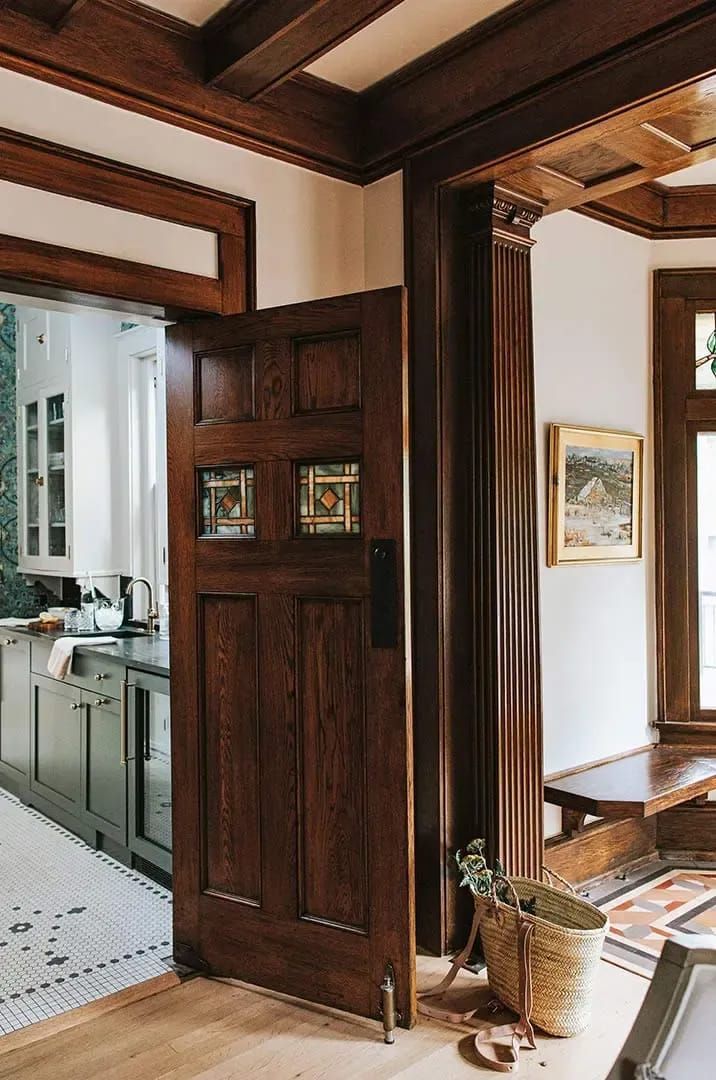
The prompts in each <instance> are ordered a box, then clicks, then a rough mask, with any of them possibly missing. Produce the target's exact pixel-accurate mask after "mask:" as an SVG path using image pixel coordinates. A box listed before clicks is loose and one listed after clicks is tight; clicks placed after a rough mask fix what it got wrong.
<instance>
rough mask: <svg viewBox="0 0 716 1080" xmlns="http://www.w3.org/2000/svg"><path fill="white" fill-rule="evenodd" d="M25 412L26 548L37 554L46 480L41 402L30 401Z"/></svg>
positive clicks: (34, 554)
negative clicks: (42, 495) (42, 445)
mask: <svg viewBox="0 0 716 1080" xmlns="http://www.w3.org/2000/svg"><path fill="white" fill-rule="evenodd" d="M23 412H24V417H23V421H24V422H23V432H24V447H23V468H24V473H25V475H24V478H23V487H24V495H25V512H24V516H23V522H24V529H25V543H24V549H25V553H26V554H27V555H31V556H36V555H39V554H40V489H41V487H42V485H43V484H44V482H45V478H44V476H43V475H42V473H41V472H40V424H39V403H38V402H37V401H32V402H30V403H29V404H28V405H25V406H24V407H23Z"/></svg>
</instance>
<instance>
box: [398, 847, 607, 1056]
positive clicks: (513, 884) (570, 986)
mask: <svg viewBox="0 0 716 1080" xmlns="http://www.w3.org/2000/svg"><path fill="white" fill-rule="evenodd" d="M545 874H546V875H547V877H548V878H549V880H550V882H551V880H552V877H553V876H554V877H556V878H558V880H559V881H561V882H562V884H563V885H564V886H565V888H566V889H568V890H569V891H565V890H564V889H557V888H554V887H553V886H552V885H551V884H548V885H546V884H544V883H543V882H541V881H535V880H533V879H532V878H523V877H511V878H507V877H502V876H500V875H495V879H494V882H493V887H492V895H491V896H477V895H474V894H473V899H474V902H475V915H474V918H473V921H472V928H471V930H470V937H469V939H468V942H467V945H466V946H465V948H464V949H463V951H462V952H461V953H460V955H459V956H458V957H456V958H455V960H454V961H453V964H452V967H451V968H450V971H449V972H448V974H447V975H446V977H445V978H444V979H443V981H442V982H441V983H440V985H439V986H437V987H435V989H433V990H431V991H429V992H428V993H426V994H423V995H421V998H420V1001H419V1005H418V1008H419V1010H420V1012H422V1013H424V1014H425V1015H427V1016H432V1017H435V1018H437V1019H440V1020H450V1021H452V1022H454V1023H466V1022H471V1021H472V1018H473V1017H474V1015H475V1013H476V1012H477V1011H478V1010H477V1008H475V1009H470V1010H468V1011H467V1012H465V1011H461V1012H455V1011H452V1010H451V1009H450V1008H449V1007H446V1006H445V1005H444V1004H438V1002H437V1001H436V1000H435V999H436V998H439V997H441V996H442V995H443V994H444V993H445V992H446V991H447V990H448V989H449V987H450V986H451V985H452V983H453V982H454V980H455V978H456V976H457V974H458V972H459V971H460V970H461V968H463V967H464V966H465V964H466V962H467V960H468V959H469V957H470V956H471V955H472V950H473V947H474V945H475V940H476V938H477V933H478V930H479V932H480V936H481V940H482V949H483V952H484V954H485V960H486V961H487V978H488V982H489V984H490V989H491V990H492V991H493V993H494V994H495V995H496V997H498V998H499V999H500V1001H501V1002H502V1003H503V1004H504V1005H507V1006H508V1008H510V1009H512V1010H513V1012H516V1013H517V1014H518V1017H519V1019H518V1020H517V1022H516V1023H514V1024H506V1025H503V1026H501V1027H480V1029H479V1030H478V1033H477V1035H476V1036H475V1053H476V1055H477V1058H478V1061H480V1063H481V1064H483V1065H486V1066H487V1067H488V1068H490V1069H493V1070H494V1071H495V1072H511V1073H513V1072H516V1071H517V1069H518V1066H519V1056H520V1047H521V1045H522V1044H523V1043H526V1044H527V1045H528V1046H529V1047H531V1048H532V1049H534V1048H535V1045H536V1044H535V1035H534V1026H533V1025H536V1026H537V1027H539V1028H541V1029H542V1030H543V1031H546V1032H548V1033H549V1034H550V1035H561V1036H569V1035H577V1034H578V1033H579V1032H580V1031H583V1030H584V1028H585V1027H586V1026H587V1024H588V1023H589V1018H590V1014H591V1005H592V990H593V986H594V978H595V975H596V971H597V964H598V963H599V958H600V956H601V954H602V946H603V944H604V938H605V937H606V933H607V929H608V926H609V920H608V919H607V916H606V915H605V914H604V912H602V911H600V910H599V909H598V908H596V907H594V905H593V904H589V903H587V901H586V900H582V899H581V897H579V896H577V895H576V893H575V891H574V889H573V888H572V886H571V885H569V884H568V883H567V882H566V881H564V879H563V878H560V877H559V875H558V874H554V875H553V874H552V873H551V872H550V871H548V870H546V869H545ZM497 883H501V884H503V885H504V886H505V887H506V889H507V891H508V892H509V893H510V894H511V897H512V905H511V904H508V903H505V902H503V901H502V900H500V899H498V897H497V889H496V884H497ZM528 897H535V899H536V905H535V910H536V911H537V912H538V914H536V915H530V914H528V913H526V912H525V911H523V910H522V908H521V907H520V905H519V901H520V900H524V899H526V898H528ZM513 905H514V906H513ZM504 1039H509V1040H510V1044H509V1045H508V1046H505V1045H504V1044H503V1043H501V1042H500V1040H504Z"/></svg>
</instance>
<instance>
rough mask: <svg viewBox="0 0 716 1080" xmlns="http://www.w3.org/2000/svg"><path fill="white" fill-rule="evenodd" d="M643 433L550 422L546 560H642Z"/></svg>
mask: <svg viewBox="0 0 716 1080" xmlns="http://www.w3.org/2000/svg"><path fill="white" fill-rule="evenodd" d="M643 472H644V437H643V435H633V434H631V433H629V432H625V431H609V430H605V429H601V428H586V427H570V426H568V425H566V424H551V425H550V455H549V530H548V537H547V563H548V565H549V566H570V565H575V564H580V565H584V564H585V563H611V562H635V561H636V560H638V559H641V558H642V545H643V533H644V520H643V518H644V514H643V486H644V485H643Z"/></svg>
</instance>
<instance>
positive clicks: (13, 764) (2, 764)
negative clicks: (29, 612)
mask: <svg viewBox="0 0 716 1080" xmlns="http://www.w3.org/2000/svg"><path fill="white" fill-rule="evenodd" d="M0 644H1V647H0V775H2V776H3V777H4V778H5V780H6V782H8V783H9V784H10V785H12V786H13V788H14V789H15V790H17V789H18V787H19V788H24V787H26V786H27V783H28V779H29V772H30V643H29V641H23V640H21V639H15V638H12V637H8V638H3V639H2V642H1V643H0Z"/></svg>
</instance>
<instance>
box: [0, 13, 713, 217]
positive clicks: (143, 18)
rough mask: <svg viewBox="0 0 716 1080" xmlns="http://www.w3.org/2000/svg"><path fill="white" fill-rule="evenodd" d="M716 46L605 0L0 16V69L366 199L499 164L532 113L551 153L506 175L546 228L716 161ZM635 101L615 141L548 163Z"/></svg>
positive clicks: (694, 29) (613, 131)
mask: <svg viewBox="0 0 716 1080" xmlns="http://www.w3.org/2000/svg"><path fill="white" fill-rule="evenodd" d="M217 9H218V10H217ZM715 35H716V6H714V5H713V4H704V3H703V0H660V3H659V4H657V5H654V3H653V0H600V3H599V5H597V6H596V8H595V11H594V14H593V17H591V18H588V19H585V8H584V3H583V2H582V0H514V2H509V0H231V2H230V3H228V4H226V5H224V6H223V7H220V6H219V4H218V2H217V0H146V2H144V3H141V2H138V0H0V66H3V67H6V68H9V69H11V70H15V71H20V72H22V73H23V74H25V75H30V76H32V77H34V78H38V79H43V80H46V81H48V82H52V83H55V84H57V85H60V86H63V87H65V88H67V89H70V90H73V91H75V92H79V93H84V94H88V95H90V96H92V97H95V98H98V99H100V100H102V101H106V102H109V103H111V104H113V105H118V106H120V107H122V108H127V109H132V110H134V111H137V112H140V113H143V114H145V115H149V116H152V117H154V118H155V119H159V120H162V121H165V122H167V123H172V124H177V125H179V126H181V127H185V128H189V129H190V130H194V131H198V132H200V133H201V134H204V135H209V136H211V137H213V138H217V139H222V140H224V141H227V142H231V143H235V144H237V145H240V146H244V147H248V148H250V149H254V150H259V151H261V152H263V153H269V154H273V155H274V156H276V157H280V158H283V159H286V160H289V161H292V162H294V163H297V164H301V165H304V166H308V167H310V168H313V169H317V170H319V171H322V172H325V173H328V174H330V175H333V176H337V177H340V178H342V179H347V180H351V181H354V182H363V183H366V182H370V181H372V180H374V179H377V178H378V177H380V176H384V175H386V174H387V173H389V172H391V171H393V170H394V169H398V168H401V167H402V166H403V165H404V163H405V161H406V159H408V158H410V157H412V156H414V155H416V154H417V153H419V152H422V151H425V150H427V149H429V148H430V147H431V146H435V145H437V144H440V146H441V148H442V147H443V146H444V144H445V140H449V139H451V138H453V137H456V138H458V137H459V138H463V136H464V135H465V134H466V133H469V138H470V140H471V141H470V143H469V146H467V150H468V152H469V154H470V158H469V166H468V167H471V168H475V166H476V165H477V163H478V162H480V161H486V160H495V159H496V158H497V154H499V153H504V152H505V151H502V150H499V149H497V147H498V146H499V147H502V146H508V145H509V144H510V143H512V144H513V145H514V146H515V148H516V147H519V146H525V145H528V144H529V143H530V139H529V138H528V137H527V136H526V134H525V131H524V128H523V121H521V120H519V119H515V116H516V115H517V113H518V112H519V110H520V109H522V108H523V107H527V106H529V107H531V105H530V103H532V104H534V107H535V109H537V110H538V112H539V124H537V126H536V131H535V135H534V136H533V137H532V139H531V143H532V144H533V145H535V146H541V149H539V150H535V151H534V153H533V154H531V155H528V156H527V157H526V158H525V157H524V156H523V157H521V158H520V160H519V162H517V161H516V160H513V161H511V162H508V163H507V164H506V165H504V168H503V166H502V165H501V166H500V169H501V170H502V171H501V172H500V176H502V175H503V172H504V169H506V170H507V173H506V175H508V177H511V178H512V180H513V182H514V183H515V184H519V185H520V186H523V187H524V188H525V190H526V191H527V192H528V193H529V194H532V195H533V197H535V198H539V199H540V200H542V201H543V202H544V203H545V205H546V208H547V211H548V212H549V211H553V210H557V209H561V208H564V207H568V206H569V207H571V206H575V205H578V204H580V203H582V202H585V201H593V200H595V199H597V198H602V197H610V196H611V195H613V194H614V193H615V192H618V191H620V190H621V189H623V188H626V187H631V186H635V185H641V184H643V183H644V182H646V181H653V180H655V179H656V178H658V177H660V176H663V175H665V174H667V173H669V172H670V171H676V170H677V169H683V168H685V167H687V166H691V165H695V164H698V163H699V162H700V161H703V160H706V159H707V158H709V157H711V156H713V155H714V154H716V123H714V116H713V114H714V113H716V109H715V107H714V102H715V101H716V89H715V88H714V87H713V86H712V85H711V83H709V82H708V80H705V79H704V75H705V74H706V73H710V74H713V71H714V64H713V50H712V49H711V48H709V45H710V43H711V42H713V40H714V36H715ZM535 43H539V47H538V48H536V47H535ZM668 58H671V60H670V63H671V67H670V69H669V70H668V71H667V69H666V60H667V59H668ZM616 72H622V74H621V75H617V74H615V73H616ZM697 80H700V82H698V83H697ZM583 85H586V86H587V88H588V89H587V92H586V93H584V92H582V90H581V87H582V86H583ZM675 85H684V86H688V94H687V95H686V96H685V97H683V98H682V99H680V103H678V102H677V103H675V102H671V101H670V102H669V106H668V108H667V106H666V104H663V103H661V99H660V97H659V95H661V94H663V93H664V91H665V90H667V89H668V88H669V87H671V86H675ZM595 88H596V95H595ZM570 94H571V98H570V101H571V104H566V102H567V99H568V98H569V96H570ZM636 100H639V101H643V102H645V103H646V104H645V105H644V107H643V108H642V109H641V111H640V112H639V114H638V119H636V118H632V117H631V115H630V117H629V118H628V119H627V118H625V117H624V116H620V117H617V120H618V122H617V123H616V125H614V124H611V126H610V128H609V130H608V131H607V132H606V133H605V137H604V138H601V137H600V138H599V139H597V138H596V137H594V136H591V135H590V136H587V135H585V133H584V131H583V130H581V131H580V132H579V133H578V135H577V138H576V141H575V139H573V138H572V136H569V137H568V141H567V143H564V142H563V141H560V143H559V145H557V144H551V145H549V146H546V145H545V146H542V144H543V143H544V139H545V136H544V134H543V132H547V133H548V132H549V131H550V130H551V131H553V132H560V133H561V132H564V131H571V130H574V129H575V128H576V127H578V126H579V125H582V126H584V125H585V124H587V125H588V124H590V123H592V121H593V120H594V119H595V118H598V117H601V116H605V115H613V114H616V113H618V112H619V110H620V109H624V108H630V107H631V103H632V102H634V101H636ZM677 106H678V107H677ZM502 116H505V117H507V122H506V123H504V124H503V123H502V120H501V119H500V117H502ZM580 116H582V117H583V119H579V117H580ZM485 124H491V125H492V127H493V138H492V141H491V143H489V144H488V145H489V146H494V148H495V151H494V155H495V156H494V157H493V158H492V159H490V158H486V157H485V156H484V154H485V152H486V146H485V141H484V137H483V135H482V134H479V135H476V136H475V137H474V139H473V134H472V133H473V132H476V130H477V127H478V126H479V127H480V128H481V130H482V128H483V126H484V125H485ZM629 129H632V130H629ZM520 140H523V141H520ZM507 152H509V151H507ZM481 155H482V156H481ZM456 172H458V173H460V174H461V175H462V174H463V172H464V167H462V166H461V167H460V168H459V169H456ZM517 174H519V175H517Z"/></svg>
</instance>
